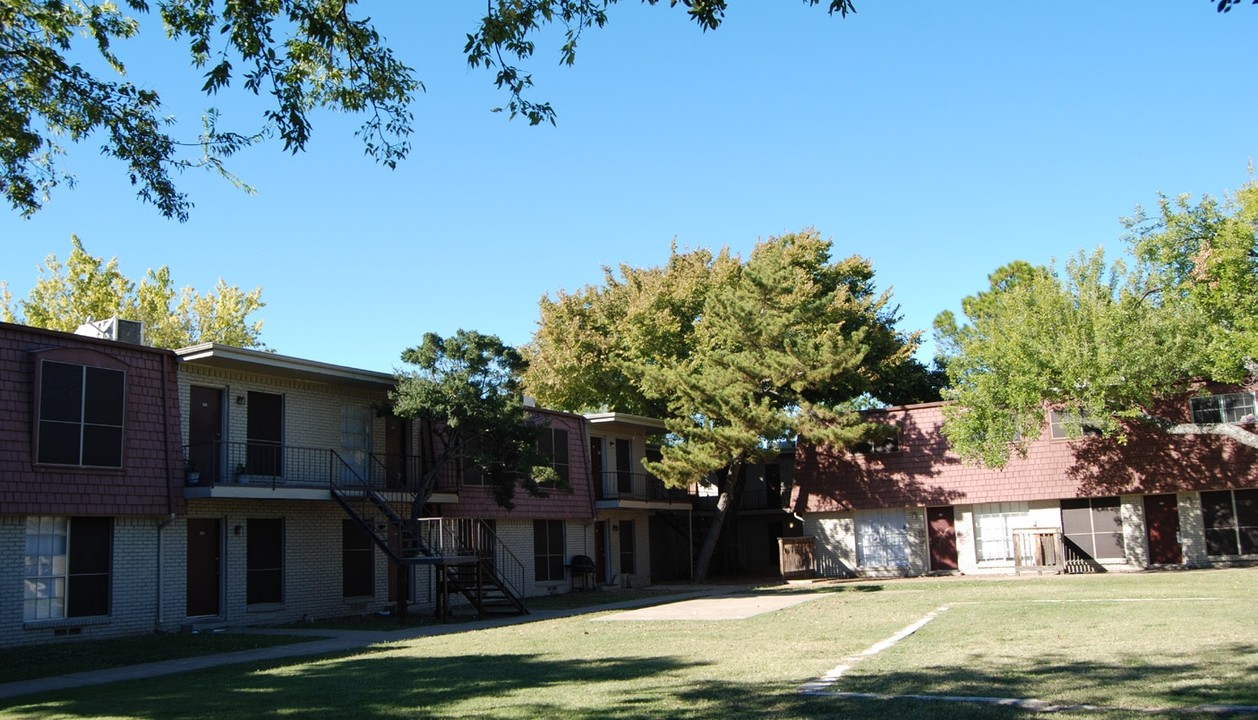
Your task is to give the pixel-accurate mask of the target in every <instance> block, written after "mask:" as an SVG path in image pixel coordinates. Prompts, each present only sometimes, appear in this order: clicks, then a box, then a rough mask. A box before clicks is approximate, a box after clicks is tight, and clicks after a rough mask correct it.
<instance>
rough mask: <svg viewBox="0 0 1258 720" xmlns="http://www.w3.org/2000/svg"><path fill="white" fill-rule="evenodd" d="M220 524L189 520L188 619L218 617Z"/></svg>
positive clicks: (204, 520)
mask: <svg viewBox="0 0 1258 720" xmlns="http://www.w3.org/2000/svg"><path fill="white" fill-rule="evenodd" d="M221 528H222V523H221V522H220V521H219V520H218V519H217V518H208V519H207V518H188V567H187V580H186V584H185V587H186V590H187V598H186V601H185V603H186V608H187V609H186V613H187V616H188V617H204V616H207V615H211V616H213V615H218V614H219V598H220V595H221V590H220V585H219V578H220V575H221V568H222V563H221V561H220V558H221V557H222V547H223V545H222V543H223V538H222V532H221Z"/></svg>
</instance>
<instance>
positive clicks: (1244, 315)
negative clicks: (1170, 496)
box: [935, 182, 1258, 467]
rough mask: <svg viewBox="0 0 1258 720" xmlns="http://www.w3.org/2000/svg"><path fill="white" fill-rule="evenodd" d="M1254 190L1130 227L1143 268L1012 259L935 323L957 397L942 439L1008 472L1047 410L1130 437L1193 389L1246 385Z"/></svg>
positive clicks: (1257, 351) (1092, 260) (1090, 258)
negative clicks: (1132, 427)
mask: <svg viewBox="0 0 1258 720" xmlns="http://www.w3.org/2000/svg"><path fill="white" fill-rule="evenodd" d="M1255 218H1258V186H1255V184H1254V183H1252V182H1251V183H1249V184H1247V185H1245V186H1244V187H1242V188H1241V190H1240V191H1239V192H1238V193H1237V195H1236V198H1235V199H1234V200H1230V201H1228V202H1225V203H1222V204H1220V203H1218V202H1216V201H1214V200H1213V199H1211V198H1209V197H1206V198H1204V199H1203V200H1202V201H1201V202H1200V203H1199V204H1197V205H1192V204H1190V203H1189V201H1188V198H1187V197H1181V198H1179V199H1177V200H1176V201H1174V202H1172V201H1169V200H1168V199H1167V198H1165V197H1163V198H1162V199H1161V202H1160V203H1159V213H1158V214H1157V216H1155V217H1152V218H1150V217H1148V216H1147V215H1145V213H1143V212H1142V211H1140V212H1137V214H1136V216H1135V217H1134V218H1131V219H1128V220H1126V221H1125V224H1126V225H1127V227H1128V229H1129V232H1128V235H1127V241H1128V243H1129V246H1130V248H1131V251H1132V255H1133V256H1134V258H1135V262H1134V264H1133V265H1132V266H1131V267H1128V266H1127V264H1125V263H1122V262H1115V263H1113V264H1108V263H1107V262H1106V261H1105V259H1104V256H1103V254H1102V252H1101V251H1099V250H1098V251H1096V252H1095V253H1092V254H1090V255H1088V254H1084V253H1080V254H1079V255H1077V256H1076V257H1074V258H1072V259H1071V260H1070V261H1069V262H1068V263H1067V264H1066V267H1065V272H1064V274H1061V275H1059V274H1058V273H1057V272H1056V271H1055V270H1053V269H1051V268H1046V267H1033V266H1031V265H1029V264H1027V263H1025V262H1021V261H1019V262H1016V263H1012V264H1010V265H1008V266H1005V267H1003V268H1000V269H999V270H997V271H996V272H995V273H994V274H993V275H992V276H991V288H990V289H989V290H987V291H984V292H981V293H978V294H977V295H975V296H972V297H969V298H966V299H965V300H964V301H963V309H964V312H965V314H966V319H967V322H966V323H965V324H963V325H960V326H959V325H958V324H957V322H956V319H955V318H954V317H953V316H952V314H951V313H947V312H945V313H942V314H941V315H940V316H939V317H938V318H937V319H936V321H935V331H936V334H937V336H938V337H939V345H940V348H941V350H942V352H943V353H944V355H945V362H946V364H947V372H948V377H949V380H950V384H951V387H950V388H949V389H948V390H946V391H945V398H946V399H948V400H951V401H953V403H952V404H950V405H949V406H948V407H946V408H945V420H946V421H945V425H944V432H945V434H947V436H948V438H949V440H950V441H951V442H952V445H953V448H954V449H955V450H956V451H957V452H958V453H959V454H960V455H961V456H962V457H963V458H965V459H967V460H971V461H978V462H981V463H983V464H986V465H989V466H995V467H999V466H1003V465H1004V463H1005V462H1006V461H1007V460H1008V457H1009V453H1010V450H1011V448H1012V449H1015V450H1017V451H1020V452H1025V450H1026V448H1027V446H1028V444H1029V443H1030V442H1031V441H1033V440H1035V439H1036V438H1038V437H1039V436H1040V434H1041V432H1042V429H1043V426H1044V422H1045V412H1046V411H1047V410H1050V409H1053V410H1064V411H1067V412H1069V413H1071V414H1074V415H1075V416H1076V417H1080V418H1081V420H1080V421H1079V422H1075V423H1072V424H1071V426H1072V428H1073V431H1074V432H1076V433H1077V432H1078V431H1079V429H1080V428H1081V426H1082V425H1083V424H1084V422H1083V421H1082V418H1086V424H1087V425H1088V426H1090V427H1095V428H1097V429H1099V430H1100V431H1101V432H1102V433H1104V434H1106V435H1110V436H1114V437H1116V438H1118V439H1119V440H1120V441H1121V440H1122V439H1124V434H1123V427H1124V425H1123V423H1124V422H1125V421H1128V420H1131V419H1133V418H1139V419H1148V418H1151V417H1152V415H1153V413H1154V410H1155V406H1156V404H1157V402H1158V401H1159V400H1160V399H1161V398H1164V397H1166V396H1167V395H1168V394H1170V393H1172V392H1176V391H1180V390H1182V389H1184V388H1185V386H1186V383H1188V382H1190V381H1193V380H1215V381H1223V382H1241V381H1244V380H1245V379H1246V377H1247V375H1248V373H1249V368H1250V367H1252V364H1253V360H1254V358H1256V357H1258V345H1256V343H1258V332H1256V329H1258V316H1256V313H1258V310H1255V308H1254V306H1253V303H1252V302H1249V301H1248V298H1252V297H1253V296H1254V293H1255V291H1258V265H1255V252H1254V250H1255V244H1254V242H1255V239H1254V227H1255V225H1254V221H1255Z"/></svg>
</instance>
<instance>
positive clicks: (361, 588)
mask: <svg viewBox="0 0 1258 720" xmlns="http://www.w3.org/2000/svg"><path fill="white" fill-rule="evenodd" d="M375 594H376V552H375V546H374V545H373V543H372V542H371V534H370V533H368V532H367V529H366V528H364V527H363V526H362V525H360V524H359V523H358V521H356V520H351V519H349V518H345V519H343V520H341V597H344V598H359V597H374V596H375Z"/></svg>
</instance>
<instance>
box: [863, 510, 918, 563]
mask: <svg viewBox="0 0 1258 720" xmlns="http://www.w3.org/2000/svg"><path fill="white" fill-rule="evenodd" d="M856 547H857V550H858V551H859V553H860V555H859V557H858V558H857V560H858V562H859V563H860V564H861V566H862V567H907V566H908V564H909V533H908V525H907V520H906V518H905V514H904V510H867V511H861V512H858V513H856Z"/></svg>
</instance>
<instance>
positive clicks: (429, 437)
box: [390, 330, 568, 517]
mask: <svg viewBox="0 0 1258 720" xmlns="http://www.w3.org/2000/svg"><path fill="white" fill-rule="evenodd" d="M402 360H403V362H405V363H407V364H408V365H411V366H414V369H411V370H406V371H399V372H398V374H397V388H396V389H395V390H394V391H393V392H392V393H391V395H390V399H391V401H392V403H393V412H394V413H396V414H397V415H398V417H404V418H411V419H413V420H418V421H419V422H420V427H421V429H422V430H423V432H424V443H425V446H426V447H425V455H426V456H427V457H428V458H431V459H432V462H430V463H426V464H425V468H426V470H425V472H424V476H423V478H422V484H421V487H420V488H419V489H418V491H417V492H416V494H415V498H414V500H413V507H412V517H419V515H420V512H421V509H422V508H423V506H424V504H425V503H427V502H428V498H429V497H430V496H431V495H432V488H433V487H434V480H435V479H436V478H437V476H438V474H439V473H442V472H449V471H450V469H451V467H452V466H456V465H457V467H458V468H459V470H460V471H462V472H478V473H480V474H481V475H482V476H483V477H484V479H485V480H486V481H487V484H488V485H490V486H491V487H492V489H493V493H494V499H495V501H497V502H498V504H499V505H502V506H503V507H507V508H510V507H513V502H512V499H513V498H514V496H515V490H516V488H517V487H523V488H524V489H525V490H526V491H528V492H529V493H530V494H533V495H539V496H540V495H543V494H545V491H544V490H543V489H542V487H541V485H540V484H539V483H546V484H548V485H549V487H551V488H554V489H557V490H560V491H563V490H567V489H568V488H566V487H564V486H563V485H562V481H561V480H560V478H559V477H558V476H557V474H556V473H555V471H554V469H553V468H551V467H550V466H549V464H547V459H546V458H545V457H544V456H543V455H542V454H541V452H540V451H539V450H538V447H537V439H538V435H539V433H540V431H541V428H542V426H541V425H540V424H538V423H537V422H536V421H534V420H531V419H530V418H529V416H528V413H527V411H526V410H525V408H524V402H523V396H522V394H521V392H520V385H519V376H520V373H521V371H522V370H523V369H524V366H525V362H524V359H523V357H522V356H521V355H520V353H519V352H517V351H516V350H515V348H512V347H510V346H508V345H504V344H503V343H502V341H501V340H499V339H498V338H497V337H495V336H493V335H482V334H480V333H478V332H475V331H464V330H459V331H458V332H457V333H455V334H454V335H453V336H451V337H449V338H442V337H441V336H439V335H437V334H435V333H426V334H425V335H424V338H423V342H421V343H420V344H419V345H417V346H416V347H413V348H409V349H407V350H405V351H403V353H402Z"/></svg>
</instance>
